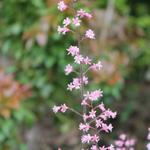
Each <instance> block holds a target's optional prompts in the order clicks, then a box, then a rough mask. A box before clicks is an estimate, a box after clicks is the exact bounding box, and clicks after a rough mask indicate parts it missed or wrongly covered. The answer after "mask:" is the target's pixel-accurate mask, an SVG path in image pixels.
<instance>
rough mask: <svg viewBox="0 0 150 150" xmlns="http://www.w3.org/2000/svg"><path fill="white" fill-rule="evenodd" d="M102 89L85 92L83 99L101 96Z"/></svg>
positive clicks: (93, 98)
mask: <svg viewBox="0 0 150 150" xmlns="http://www.w3.org/2000/svg"><path fill="white" fill-rule="evenodd" d="M102 93H103V91H101V90H95V91H92V92H87V94H85V95H84V97H85V99H89V100H91V101H96V100H97V99H98V98H100V97H102V96H103V94H102Z"/></svg>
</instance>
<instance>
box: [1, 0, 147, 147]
mask: <svg viewBox="0 0 150 150" xmlns="http://www.w3.org/2000/svg"><path fill="white" fill-rule="evenodd" d="M149 6H150V2H149V1H148V0H147V1H142V0H141V1H140V0H138V1H128V0H116V2H115V8H116V10H117V12H118V13H119V14H120V15H121V16H127V17H128V19H129V21H128V27H129V31H130V30H132V29H133V28H135V27H137V28H138V29H139V30H140V31H141V32H142V36H139V37H138V36H137V37H136V35H135V36H134V37H133V42H132V43H131V41H130V39H129V40H128V43H123V44H122V45H121V46H122V49H123V50H124V51H127V53H128V57H129V58H130V60H131V63H130V67H129V69H128V71H127V75H126V76H125V77H126V78H135V77H136V78H139V77H140V76H139V75H137V74H136V73H137V70H138V72H141V74H143V72H147V71H148V69H150V68H149V64H150V59H149V58H150V51H149V47H150V45H149V44H150V43H149V39H150V28H149V26H150V15H149V11H150V8H149ZM93 7H94V8H98V9H105V8H106V7H107V1H106V0H97V1H96V2H95V3H94V5H93ZM62 18H63V16H62V15H60V16H58V13H57V9H56V3H55V2H54V1H52V0H47V1H44V0H30V1H29V0H3V1H0V26H1V27H0V54H1V57H4V58H5V59H6V61H8V62H9V63H10V64H9V65H7V66H6V67H5V69H6V71H7V72H8V73H13V74H15V77H16V80H18V81H19V82H20V83H23V84H30V85H31V87H32V93H33V94H32V97H31V98H30V99H29V100H27V101H26V102H24V103H23V104H22V106H21V107H20V109H19V110H18V111H15V112H13V114H12V117H11V119H9V120H7V119H4V118H0V149H2V150H4V149H9V148H8V147H9V146H10V147H11V148H10V149H11V150H12V149H17V148H18V147H17V148H16V147H15V146H16V145H18V143H17V142H19V143H21V141H20V140H18V134H19V130H18V128H16V126H19V125H21V124H23V123H24V122H25V124H27V125H29V126H30V125H32V123H33V122H34V121H35V120H36V119H38V118H39V117H41V116H43V114H44V112H43V111H41V110H43V108H45V107H47V108H48V109H49V107H50V106H51V105H53V104H54V103H59V102H62V101H64V102H65V101H67V103H69V104H70V105H74V104H76V102H75V101H70V99H72V96H71V95H70V94H69V93H68V92H67V91H66V83H67V80H69V79H66V77H65V75H64V73H63V69H64V66H65V65H66V64H67V63H68V62H69V61H70V60H69V58H68V57H67V56H66V52H65V48H66V47H67V46H68V45H69V44H71V43H73V42H74V39H73V38H70V37H69V36H65V37H61V36H60V35H58V34H57V33H56V28H57V25H58V23H59V22H60V20H62ZM47 26H48V27H47ZM132 32H133V31H132ZM130 45H131V46H130ZM132 46H133V47H135V48H134V49H138V52H137V53H136V52H134V51H133V50H132ZM110 49H111V50H112V51H113V49H115V47H113V46H112V47H111V48H110ZM110 53H111V51H110ZM125 77H123V78H125ZM98 86H99V85H98ZM101 86H102V87H103V88H102V89H103V90H104V92H105V100H106V101H107V103H108V104H109V103H110V102H112V100H113V99H114V98H118V97H119V96H120V91H121V89H122V88H123V83H120V82H119V83H116V84H114V85H111V86H110V85H108V84H107V82H106V83H105V82H104V83H102V84H101ZM76 107H78V106H76ZM35 114H36V117H35ZM126 116H127V115H126ZM10 131H11V132H10ZM19 145H21V146H20V148H19V149H20V150H24V149H25V146H24V145H23V144H19Z"/></svg>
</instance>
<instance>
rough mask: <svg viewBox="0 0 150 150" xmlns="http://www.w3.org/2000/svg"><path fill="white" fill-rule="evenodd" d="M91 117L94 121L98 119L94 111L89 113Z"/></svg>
mask: <svg viewBox="0 0 150 150" xmlns="http://www.w3.org/2000/svg"><path fill="white" fill-rule="evenodd" d="M89 117H90V118H92V119H93V118H95V117H96V111H95V110H93V109H92V110H91V111H90V112H89Z"/></svg>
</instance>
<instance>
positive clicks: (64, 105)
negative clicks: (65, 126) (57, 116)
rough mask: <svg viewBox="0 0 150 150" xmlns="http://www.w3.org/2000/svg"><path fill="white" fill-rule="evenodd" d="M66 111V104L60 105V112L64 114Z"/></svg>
mask: <svg viewBox="0 0 150 150" xmlns="http://www.w3.org/2000/svg"><path fill="white" fill-rule="evenodd" d="M67 109H68V107H67V106H66V104H63V105H61V109H60V111H61V112H63V113H64V112H66V110H67Z"/></svg>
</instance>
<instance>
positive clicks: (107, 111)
mask: <svg viewBox="0 0 150 150" xmlns="http://www.w3.org/2000/svg"><path fill="white" fill-rule="evenodd" d="M104 114H105V115H106V116H107V117H108V118H115V117H116V115H117V113H116V112H112V111H111V110H110V109H108V110H106V111H105V112H104Z"/></svg>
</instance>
